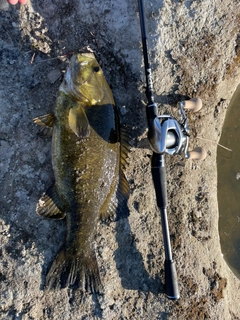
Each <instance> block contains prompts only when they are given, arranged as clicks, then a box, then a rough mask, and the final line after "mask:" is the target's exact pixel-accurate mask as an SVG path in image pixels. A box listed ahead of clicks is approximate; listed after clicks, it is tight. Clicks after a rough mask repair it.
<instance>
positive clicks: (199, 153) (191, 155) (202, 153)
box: [186, 147, 207, 160]
mask: <svg viewBox="0 0 240 320" xmlns="http://www.w3.org/2000/svg"><path fill="white" fill-rule="evenodd" d="M206 156H207V151H206V150H205V149H204V148H202V147H197V148H195V149H193V150H192V151H188V152H187V155H186V157H187V159H193V160H204V159H205V158H206Z"/></svg>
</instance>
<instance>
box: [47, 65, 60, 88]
mask: <svg viewBox="0 0 240 320" xmlns="http://www.w3.org/2000/svg"><path fill="white" fill-rule="evenodd" d="M61 75H62V74H61V72H60V71H59V70H57V69H56V70H52V71H50V72H49V73H48V75H47V77H48V80H49V82H50V83H52V84H53V83H55V82H56V81H57V80H58V79H59V78H60V77H61Z"/></svg>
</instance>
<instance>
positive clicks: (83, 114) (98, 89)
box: [35, 55, 128, 291]
mask: <svg viewBox="0 0 240 320" xmlns="http://www.w3.org/2000/svg"><path fill="white" fill-rule="evenodd" d="M79 60H80V61H79ZM81 63H82V65H81ZM81 68H82V69H84V68H85V69H86V72H85V71H84V70H82V69H81ZM84 77H85V78H87V79H85V78H84ZM49 118H51V116H50V117H49ZM39 119H41V118H38V119H35V122H36V123H39V122H40V121H41V120H39ZM46 122H47V121H45V120H44V119H42V123H39V124H42V125H46ZM50 122H51V121H50V120H49V121H48V123H50ZM120 152H121V148H120V136H119V123H118V115H117V112H116V108H115V106H114V100H113V97H112V93H111V91H110V88H109V87H108V85H107V83H106V80H105V78H104V76H103V74H102V71H101V69H100V67H99V65H98V64H97V62H96V60H95V58H94V57H93V56H92V55H77V56H75V57H73V59H72V61H71V63H70V66H69V69H68V71H67V72H66V75H65V79H64V81H63V84H62V85H61V86H60V90H59V94H58V98H57V103H56V108H55V111H54V121H53V133H52V165H53V170H54V176H55V184H54V185H53V186H52V187H51V188H50V189H49V190H48V191H47V192H46V193H45V194H44V195H43V196H42V197H41V199H40V200H39V203H38V205H37V213H38V214H40V215H42V216H46V217H51V218H64V217H65V216H66V219H67V236H66V242H65V244H64V246H63V248H62V250H61V251H60V252H59V254H58V255H57V257H56V260H55V261H54V262H53V264H52V267H51V268H50V270H49V272H48V275H47V279H46V282H47V286H48V287H50V288H52V287H57V286H60V287H66V286H69V285H73V284H75V283H78V284H79V285H80V286H81V287H82V289H83V290H88V291H99V290H100V289H101V281H100V276H99V271H98V266H97V260H96V257H95V252H94V247H93V243H94V236H95V233H96V228H97V223H98V219H99V217H100V218H102V219H107V218H108V217H110V216H112V215H114V214H115V212H116V207H117V205H118V202H121V201H122V200H123V199H124V200H126V198H127V195H128V185H127V183H126V180H125V178H124V176H123V173H122V171H121V154H120Z"/></svg>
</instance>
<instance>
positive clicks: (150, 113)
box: [138, 0, 206, 300]
mask: <svg viewBox="0 0 240 320" xmlns="http://www.w3.org/2000/svg"><path fill="white" fill-rule="evenodd" d="M138 7H139V19H140V26H141V35H142V50H143V58H144V67H145V76H146V96H147V100H148V104H147V107H146V113H147V122H148V140H149V143H150V145H151V148H152V150H153V155H152V159H151V172H152V178H153V183H154V188H155V193H156V200H157V205H158V208H159V210H160V213H161V222H162V233H163V240H164V251H165V263H164V268H165V294H166V295H167V297H168V298H169V299H171V300H177V299H179V297H180V294H179V288H178V280H177V272H176V267H175V262H174V261H173V258H172V250H171V242H170V235H169V228H168V219H167V205H168V204H167V182H166V167H165V159H164V153H167V154H170V155H174V154H181V153H184V155H185V158H187V159H190V158H191V159H204V158H205V156H206V152H205V150H204V149H202V148H196V149H195V150H192V151H190V152H189V151H188V150H187V149H188V142H189V128H188V123H187V116H186V114H185V111H184V108H185V109H189V110H192V111H193V112H196V111H198V110H200V109H201V107H202V102H201V100H200V99H198V98H194V99H190V100H188V101H182V102H179V103H178V107H179V114H180V121H178V120H177V119H176V118H174V117H172V116H171V115H158V107H157V104H156V103H155V102H154V95H153V83H152V76H151V67H150V63H149V57H148V44H147V36H146V27H145V15H144V7H143V1H142V0H138Z"/></svg>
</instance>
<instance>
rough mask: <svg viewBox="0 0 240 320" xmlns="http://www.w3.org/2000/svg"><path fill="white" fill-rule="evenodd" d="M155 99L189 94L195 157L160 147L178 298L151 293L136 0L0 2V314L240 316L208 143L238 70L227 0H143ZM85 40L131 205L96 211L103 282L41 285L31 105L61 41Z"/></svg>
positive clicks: (155, 227)
mask: <svg viewBox="0 0 240 320" xmlns="http://www.w3.org/2000/svg"><path fill="white" fill-rule="evenodd" d="M145 2H146V4H145V6H146V17H147V24H148V34H149V49H150V58H151V62H152V69H153V84H154V90H155V92H156V102H157V103H158V104H159V107H160V112H163V111H166V112H174V111H175V106H176V102H177V101H179V100H182V99H186V98H191V97H195V96H198V97H200V98H201V99H202V100H203V104H204V107H203V108H202V110H201V111H199V112H198V113H192V114H189V124H190V128H191V143H190V148H191V149H193V148H194V147H196V146H204V147H205V148H206V149H207V152H208V157H207V158H206V159H205V160H204V161H202V162H197V161H192V160H189V161H185V160H184V159H183V158H182V157H181V156H176V157H174V158H170V157H169V156H167V157H166V163H167V183H168V199H169V206H168V213H169V227H170V233H171V241H172V246H173V255H174V260H175V261H176V267H177V273H178V278H179V288H180V294H181V298H180V299H179V300H178V301H176V302H172V301H169V300H167V298H166V297H165V295H164V293H163V281H164V269H163V262H164V249H163V240H162V233H161V222H160V216H159V212H158V209H157V207H156V202H155V194H154V189H153V184H152V180H151V170H150V156H151V153H152V152H151V150H150V148H149V145H148V142H147V140H146V128H147V124H146V117H145V103H146V98H145V93H144V91H145V89H144V85H145V83H144V81H145V76H144V70H143V62H142V51H141V43H140V40H141V38H140V27H139V20H138V13H137V12H138V10H137V1H135V2H129V1H126V0H122V1H120V0H116V1H110V0H106V1H100V0H95V1H92V0H85V1H81V0H78V1H77V0H72V1H68V0H64V1H63V0H61V1H60V0H32V2H30V1H29V2H28V4H27V5H26V6H21V7H20V6H15V7H12V6H11V7H9V8H7V6H6V8H5V9H8V10H5V11H4V10H2V11H0V22H1V23H0V28H1V32H0V44H1V45H0V59H1V69H0V75H1V76H0V83H1V84H0V108H1V117H0V122H1V125H0V181H1V182H0V185H1V195H0V201H1V211H0V244H1V245H0V294H1V295H0V299H1V304H0V319H4V320H8V319H19V320H20V319H21V320H27V319H34V320H35V319H36V320H39V319H53V320H55V319H56V320H60V319H64V320H66V319H84V320H85V319H107V320H110V319H189V320H190V319H191V320H192V319H216V320H219V319H224V320H226V319H239V317H240V307H239V306H240V284H239V280H238V279H237V278H235V276H234V275H233V274H232V272H231V271H230V270H229V269H228V267H227V265H226V263H225V261H224V259H223V257H222V255H221V249H220V243H219V235H218V204H217V170H216V144H215V143H210V142H206V141H205V140H201V139H199V137H203V138H205V139H211V140H213V141H215V142H217V141H218V140H219V138H220V135H221V128H222V124H223V120H224V116H225V111H226V108H227V106H228V103H229V99H230V98H231V96H232V94H233V92H234V89H235V88H236V85H237V84H238V83H239V82H240V75H239V71H238V70H239V61H240V59H239V57H240V54H239V39H240V38H239V34H240V32H239V28H240V5H239V1H236V0H235V1H229V0H226V1H224V2H223V1H221V0H215V1H212V0H211V1H210V0H202V1H174V0H172V1H170V0H167V1H161V0H160V1H155V0H154V1H151V2H149V1H145ZM3 5H4V2H3V1H1V8H3ZM84 46H90V47H91V48H92V50H94V52H95V55H96V57H97V59H98V61H99V62H100V64H101V66H102V68H103V70H104V74H105V76H106V78H107V80H108V83H109V84H110V86H111V88H112V91H113V94H114V97H115V100H116V104H117V107H118V110H119V114H120V119H121V122H122V123H125V124H126V125H127V126H128V127H129V128H131V134H130V139H131V141H132V144H131V145H132V147H131V152H130V154H129V159H128V164H127V165H126V168H125V174H126V176H127V179H128V181H129V184H130V189H131V195H130V199H129V204H128V205H129V209H130V216H129V217H128V218H125V219H122V220H119V221H117V222H113V223H111V224H110V225H103V224H101V223H99V227H98V235H97V239H96V252H97V257H98V262H99V266H100V272H101V276H102V280H103V284H104V294H103V295H100V296H97V295H91V294H88V295H82V294H81V292H79V291H78V290H77V291H73V290H71V289H62V290H59V291H56V292H45V291H44V290H43V284H44V279H45V274H46V271H47V269H48V267H49V264H50V263H51V261H52V260H53V259H54V256H55V254H56V252H57V251H58V250H59V248H60V246H61V244H62V243H63V241H64V234H65V222H64V221H60V222H59V221H49V220H45V219H42V218H41V217H39V216H37V215H36V214H35V207H36V203H37V201H38V199H39V197H40V196H41V194H42V192H44V191H45V189H46V188H47V187H48V186H49V185H50V184H51V183H52V181H53V172H52V167H51V158H50V149H51V139H48V138H42V137H41V136H40V134H39V130H38V128H37V127H36V126H35V125H34V124H33V122H32V119H33V118H34V117H36V116H39V115H42V114H44V113H48V112H50V111H51V110H52V108H53V105H54V102H55V99H56V94H57V90H58V87H59V85H60V83H61V80H62V75H63V73H64V71H65V70H66V66H67V63H68V57H69V53H71V52H74V51H77V50H79V49H82V48H83V47H84Z"/></svg>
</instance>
